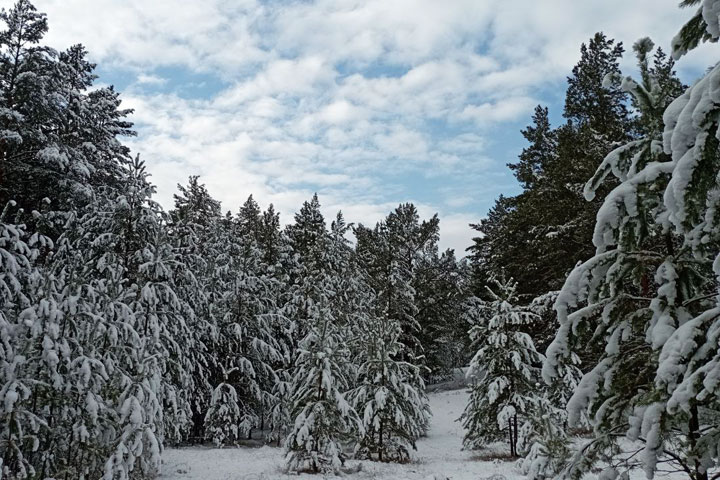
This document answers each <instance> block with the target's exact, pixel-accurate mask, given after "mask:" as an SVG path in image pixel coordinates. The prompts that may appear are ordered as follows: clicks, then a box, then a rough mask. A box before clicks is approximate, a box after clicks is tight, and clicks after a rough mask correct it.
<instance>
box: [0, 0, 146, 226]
mask: <svg viewBox="0 0 720 480" xmlns="http://www.w3.org/2000/svg"><path fill="white" fill-rule="evenodd" d="M0 20H2V21H3V22H4V23H5V25H6V28H5V30H3V31H2V32H0V106H1V107H2V111H3V113H2V116H1V117H2V118H0V123H1V129H2V132H3V133H2V134H1V136H0V162H1V163H0V178H1V179H2V182H0V202H2V204H5V203H6V202H7V201H8V200H9V199H15V200H16V201H17V202H18V203H19V205H20V206H21V207H23V208H25V209H26V212H28V213H29V212H30V211H31V210H32V209H37V208H40V206H41V199H42V198H44V197H45V196H52V200H53V203H52V204H53V208H54V209H55V210H59V211H66V210H68V209H70V208H73V206H79V205H84V204H87V203H88V202H89V201H90V200H91V199H92V194H93V192H94V190H95V189H96V188H98V187H103V186H105V187H107V186H110V185H114V186H118V185H119V181H120V179H121V178H122V172H121V164H122V163H123V162H127V161H128V160H129V158H128V149H127V147H125V146H123V145H121V144H120V143H119V142H118V140H117V137H118V136H124V135H132V134H133V132H132V130H130V128H131V126H132V124H130V123H129V122H127V121H126V120H125V117H126V116H127V115H128V114H129V113H130V111H129V110H120V109H119V104H120V100H119V98H118V95H117V93H116V92H115V91H114V90H113V89H112V87H109V88H101V89H97V90H94V91H92V92H90V91H89V89H90V87H91V86H92V84H93V81H94V80H95V76H94V74H93V70H94V68H95V66H94V65H93V64H91V63H89V62H88V61H87V60H86V58H85V57H86V55H87V53H86V51H85V49H84V48H83V47H82V46H80V45H75V46H72V47H70V48H69V49H68V50H67V51H64V52H60V53H58V52H57V51H55V50H53V49H52V48H49V47H46V46H42V45H40V42H41V40H42V38H43V36H44V35H45V33H46V32H47V29H48V27H47V18H46V16H45V14H42V13H38V12H37V11H36V9H35V7H34V6H33V5H32V3H31V2H30V1H29V0H18V1H17V2H16V3H15V5H14V6H13V8H11V9H10V10H9V11H6V10H2V12H0ZM28 220H30V221H31V220H32V219H31V218H30V219H28ZM59 227H60V225H58V226H57V227H56V228H57V229H58V230H60V228H59Z"/></svg>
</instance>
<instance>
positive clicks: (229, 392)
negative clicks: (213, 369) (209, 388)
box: [205, 368, 244, 447]
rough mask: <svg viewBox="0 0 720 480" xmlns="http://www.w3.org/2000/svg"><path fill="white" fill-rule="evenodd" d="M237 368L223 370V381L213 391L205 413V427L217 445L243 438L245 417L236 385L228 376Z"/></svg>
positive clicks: (229, 443)
mask: <svg viewBox="0 0 720 480" xmlns="http://www.w3.org/2000/svg"><path fill="white" fill-rule="evenodd" d="M235 370H236V368H233V369H231V370H230V371H227V372H223V377H224V378H223V381H222V382H221V383H219V384H218V386H217V387H215V389H214V390H213V392H212V397H211V399H210V406H209V408H208V410H207V413H206V414H205V429H206V430H207V434H208V436H209V437H210V438H212V441H213V443H214V444H215V446H217V447H221V446H223V445H232V444H234V443H236V442H237V441H238V440H240V438H242V436H243V435H242V432H241V431H240V427H241V426H242V425H243V422H244V418H243V415H242V411H241V408H240V405H239V404H238V394H237V391H236V390H235V387H233V385H232V384H231V383H228V376H229V375H230V374H232V373H233V372H234V371H235Z"/></svg>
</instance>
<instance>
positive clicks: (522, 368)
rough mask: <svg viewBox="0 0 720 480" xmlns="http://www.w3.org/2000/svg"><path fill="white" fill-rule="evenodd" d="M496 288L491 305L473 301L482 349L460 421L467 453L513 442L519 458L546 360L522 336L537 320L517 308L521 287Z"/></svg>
mask: <svg viewBox="0 0 720 480" xmlns="http://www.w3.org/2000/svg"><path fill="white" fill-rule="evenodd" d="M495 283H496V290H497V291H492V290H490V289H488V290H489V292H488V293H489V294H490V296H491V298H492V301H489V302H486V301H482V300H479V299H477V298H473V299H471V301H470V305H469V310H468V314H467V315H468V316H469V320H470V322H471V323H472V324H473V327H472V328H471V329H470V337H471V339H472V341H473V343H474V345H476V346H477V347H478V350H477V353H476V354H475V356H474V357H473V359H472V361H471V362H470V368H469V369H468V372H467V376H468V378H470V379H472V380H473V384H472V386H471V388H470V400H469V403H468V405H467V407H466V408H465V411H464V412H463V414H462V416H461V417H460V419H461V421H462V422H463V427H464V428H465V430H466V433H465V438H464V444H465V447H466V448H480V447H482V446H484V445H486V444H488V443H489V442H493V441H497V440H503V439H508V440H509V445H510V455H511V456H513V457H516V456H518V455H519V453H521V452H519V450H518V446H519V445H518V436H519V433H520V426H521V425H522V423H521V422H523V419H524V418H527V417H528V416H529V415H530V414H531V412H532V406H533V403H534V401H535V395H536V390H537V386H536V383H537V380H538V378H539V365H540V363H541V362H542V360H543V358H544V357H543V356H542V354H540V353H538V352H537V351H536V350H535V345H534V344H533V341H532V338H530V335H528V334H527V333H526V332H525V331H523V329H526V328H527V326H528V325H530V324H532V323H533V322H534V321H536V319H537V315H535V314H534V313H532V312H530V311H529V310H527V309H526V308H523V307H519V306H517V305H515V303H516V302H517V295H516V293H515V292H516V284H515V283H514V282H513V281H512V280H510V281H496V282H495Z"/></svg>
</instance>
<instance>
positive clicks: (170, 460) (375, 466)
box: [161, 390, 641, 480]
mask: <svg viewBox="0 0 720 480" xmlns="http://www.w3.org/2000/svg"><path fill="white" fill-rule="evenodd" d="M466 403H467V393H466V392H465V391H464V390H453V391H445V392H437V393H431V394H430V407H431V408H432V411H433V419H432V423H431V427H430V432H429V434H428V436H427V438H423V439H422V440H420V441H419V442H418V451H417V454H416V457H417V458H416V460H415V461H414V462H412V463H409V464H405V465H396V464H384V463H377V462H367V461H364V462H348V463H350V466H353V465H357V464H358V463H360V464H361V470H360V471H359V472H358V473H355V474H352V475H343V477H342V478H347V479H349V480H371V479H377V480H482V479H493V480H495V479H502V478H504V479H507V480H515V479H518V480H519V479H522V478H523V476H522V475H521V474H520V472H519V471H518V469H517V467H516V466H515V462H514V461H513V462H510V461H500V460H495V461H489V460H483V459H482V457H480V456H479V454H478V453H477V452H465V451H462V450H461V447H462V427H461V425H460V423H458V422H456V421H455V420H456V419H457V418H458V417H459V416H460V414H461V413H462V410H463V408H464V407H465V404H466ZM282 464H283V455H282V450H281V449H279V448H274V447H268V446H264V447H261V448H223V449H213V448H198V447H195V448H182V449H168V450H166V451H165V454H164V465H163V471H164V474H163V475H162V477H161V478H163V479H178V480H273V479H295V480H300V479H303V480H309V479H314V480H318V479H321V478H323V477H322V476H321V475H287V474H284V473H283V472H282V471H281V466H282ZM331 478H332V476H331ZM638 478H641V475H639V476H638Z"/></svg>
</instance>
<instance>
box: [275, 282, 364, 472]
mask: <svg viewBox="0 0 720 480" xmlns="http://www.w3.org/2000/svg"><path fill="white" fill-rule="evenodd" d="M327 282H328V279H327V277H326V276H325V275H323V274H320V275H318V276H316V277H315V278H314V279H313V282H312V284H313V290H314V292H313V294H314V295H313V301H312V302H311V303H310V304H308V305H307V307H306V309H305V313H306V315H308V317H307V318H306V322H305V323H306V327H307V330H308V333H307V334H306V336H305V338H303V339H302V341H301V342H300V344H299V346H298V351H299V355H298V357H297V360H296V362H295V371H294V375H293V378H292V392H293V393H292V410H291V417H292V418H294V424H293V427H292V430H291V431H290V434H289V435H288V437H287V439H286V441H285V450H286V452H287V456H286V464H287V469H288V470H289V471H311V472H315V473H317V472H335V473H337V472H338V471H339V470H340V468H341V467H342V465H343V464H344V461H345V458H346V456H345V454H344V452H343V443H344V442H345V441H347V440H349V439H351V438H352V437H353V434H354V432H355V431H356V429H357V428H358V418H357V414H356V413H355V411H354V410H353V408H352V407H351V406H350V404H349V403H348V402H347V401H346V399H345V396H344V392H345V391H347V389H348V386H349V382H350V377H351V375H352V369H351V368H350V367H351V366H350V365H349V362H348V357H349V350H348V348H347V346H346V342H345V339H344V338H343V336H342V334H341V332H342V330H341V329H340V328H339V327H338V324H337V319H336V318H335V316H334V314H333V311H332V308H331V304H332V301H333V300H332V297H333V296H334V294H335V292H333V291H332V290H331V289H330V288H331V286H330V285H328V283H327Z"/></svg>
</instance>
